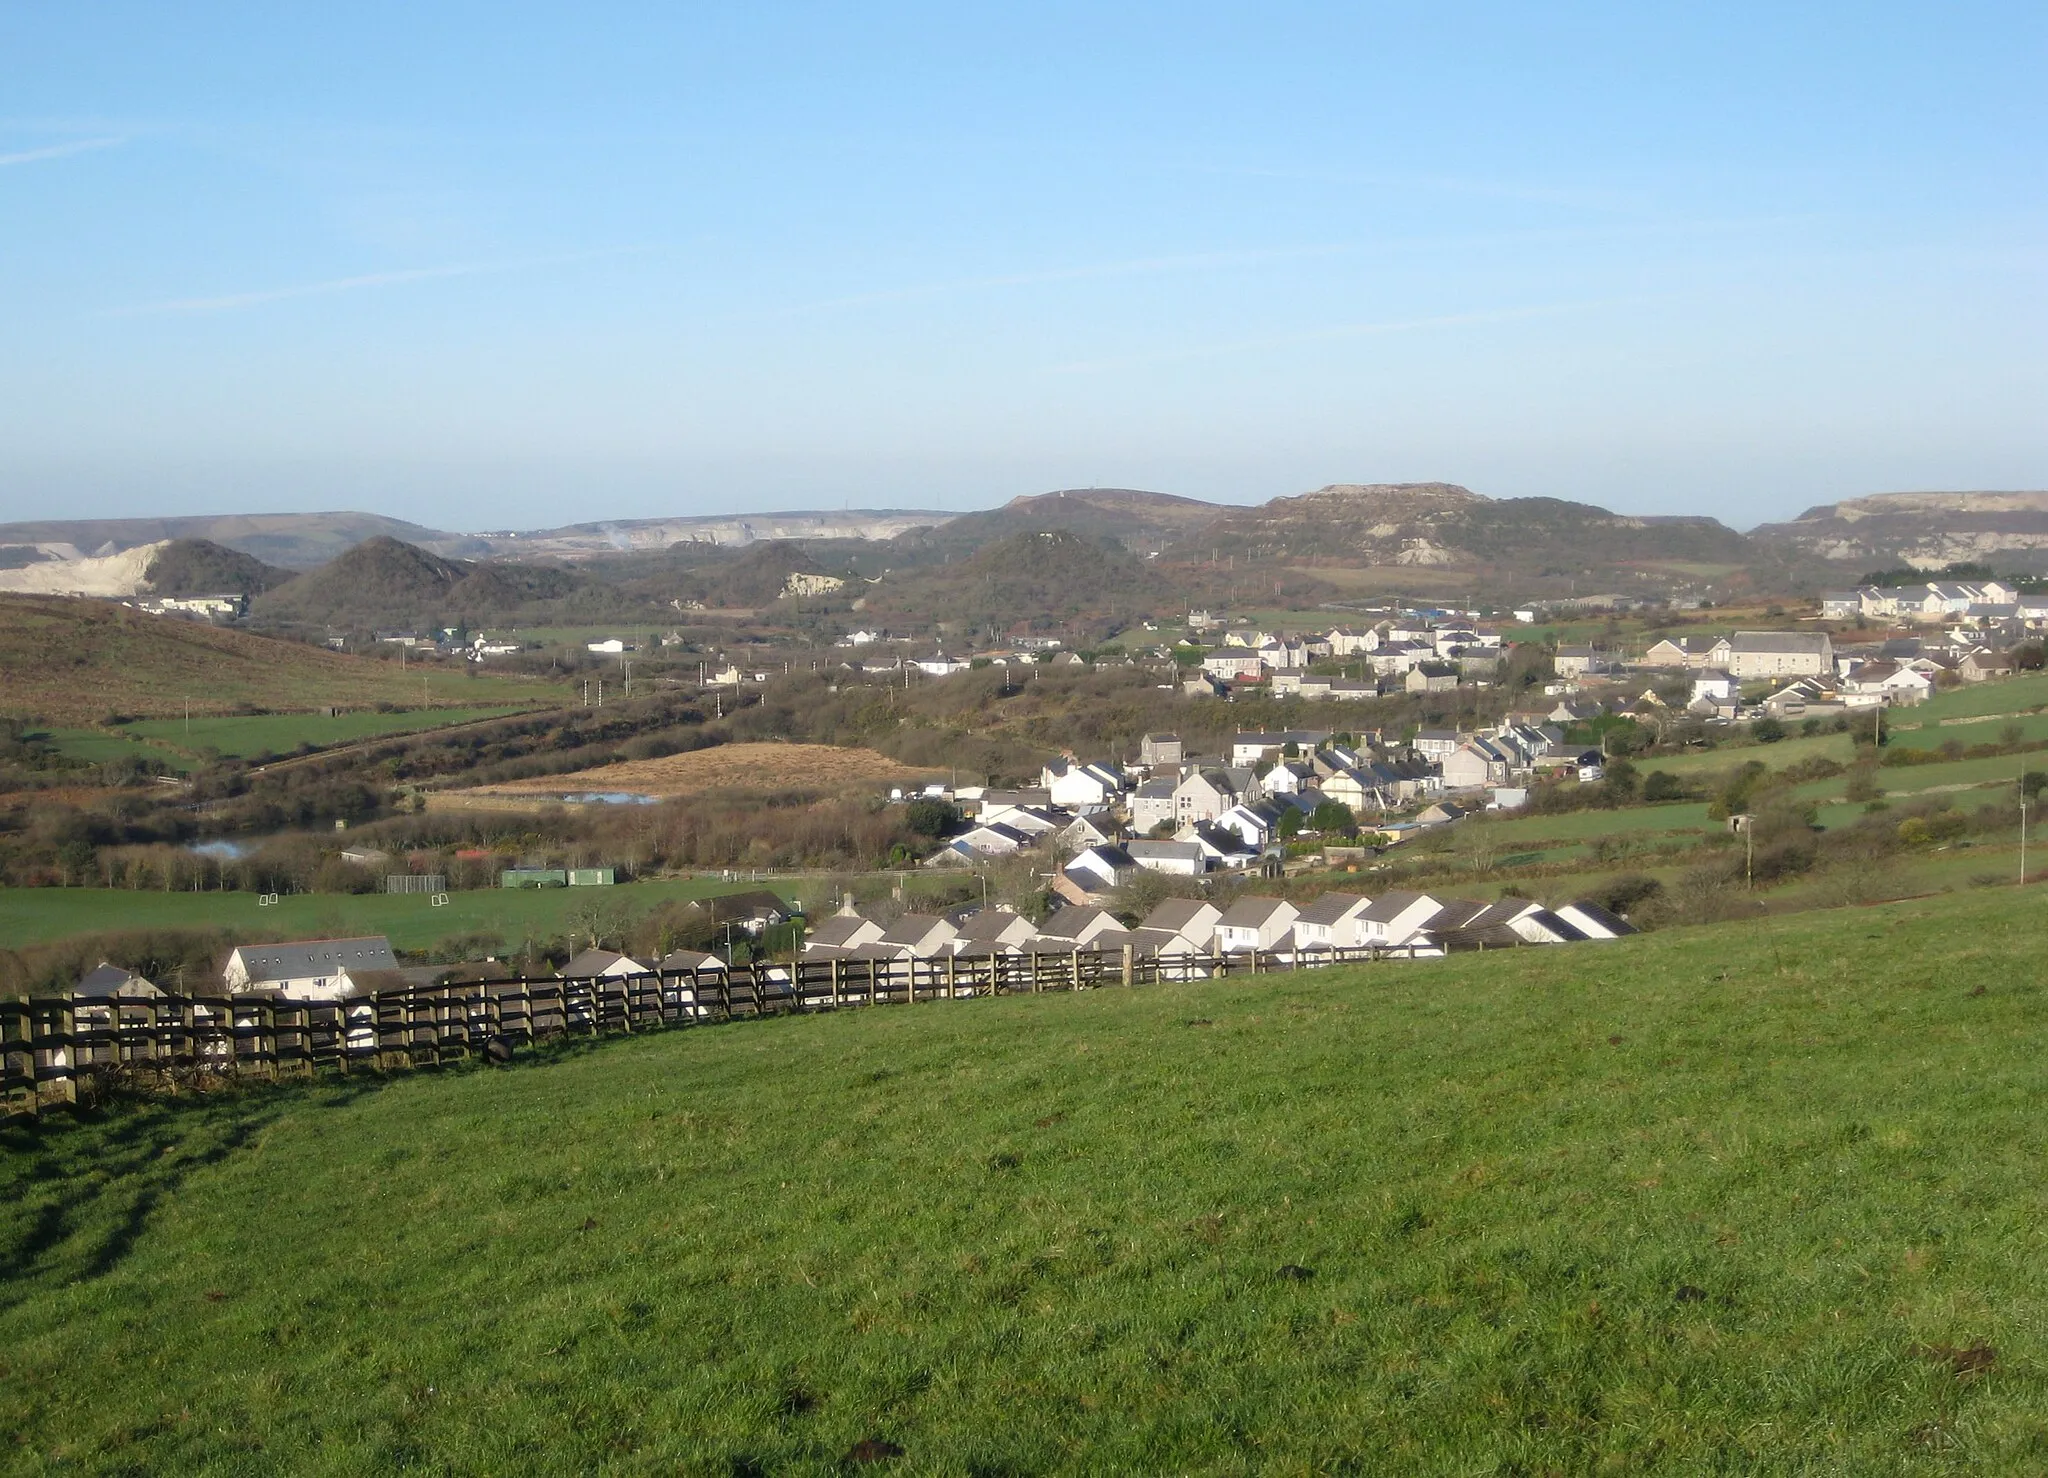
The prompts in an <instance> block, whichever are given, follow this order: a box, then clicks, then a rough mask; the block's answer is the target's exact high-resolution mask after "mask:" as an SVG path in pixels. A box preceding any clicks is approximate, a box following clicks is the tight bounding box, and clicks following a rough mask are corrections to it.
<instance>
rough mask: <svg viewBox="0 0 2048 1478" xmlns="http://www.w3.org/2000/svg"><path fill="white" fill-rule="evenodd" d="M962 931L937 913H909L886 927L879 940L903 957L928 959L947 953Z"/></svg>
mask: <svg viewBox="0 0 2048 1478" xmlns="http://www.w3.org/2000/svg"><path fill="white" fill-rule="evenodd" d="M958 932H959V931H958V930H956V929H955V928H954V927H953V926H952V924H950V923H948V922H947V921H946V920H945V919H942V918H940V917H939V916H938V915H937V914H929V913H907V914H904V915H902V916H901V917H900V918H898V919H897V920H896V921H895V922H894V923H892V924H890V925H889V926H888V927H887V928H886V929H884V930H883V931H882V937H881V938H880V939H877V940H876V941H875V943H877V944H880V945H883V946H884V947H886V948H888V949H892V950H894V951H895V952H896V954H897V955H898V957H899V958H902V959H909V960H928V959H930V958H931V957H932V956H934V955H937V954H941V953H943V952H944V951H945V948H946V946H947V945H948V944H949V943H951V942H952V939H953V936H954V935H955V934H956V933H958Z"/></svg>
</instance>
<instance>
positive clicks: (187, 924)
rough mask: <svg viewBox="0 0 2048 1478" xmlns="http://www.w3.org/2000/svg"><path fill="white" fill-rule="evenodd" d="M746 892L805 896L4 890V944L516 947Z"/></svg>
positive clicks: (693, 886)
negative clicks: (486, 939) (355, 941)
mask: <svg viewBox="0 0 2048 1478" xmlns="http://www.w3.org/2000/svg"><path fill="white" fill-rule="evenodd" d="M747 888H772V889H774V890H775V891H777V892H779V893H783V894H785V895H788V894H794V895H796V896H798V897H805V896H806V895H805V890H804V888H803V887H802V885H800V884H791V883H789V882H787V881H781V882H761V883H723V882H719V881H717V880H716V879H707V878H683V879H676V880H673V881H660V882H645V883H622V884H620V885H618V886H617V887H613V888H532V889H516V890H515V889H503V888H486V889H478V890H476V891H473V892H467V893H450V894H448V895H447V897H448V902H447V905H446V906H445V907H441V908H436V907H434V906H433V904H432V903H431V902H430V900H429V898H428V897H427V895H425V894H417V893H412V894H383V893H368V894H348V893H294V894H287V895H285V896H284V897H282V898H279V899H278V901H277V902H276V903H275V904H271V905H267V906H266V905H265V904H263V902H262V901H261V899H260V897H259V896H258V895H257V894H254V893H157V892H147V891H141V890H130V889H125V888H0V946H19V945H25V944H41V943H46V942H48V941H50V940H55V939H67V938H70V937H71V936H73V935H77V934H91V933H98V932H101V931H107V930H120V929H172V928H180V929H211V928H230V929H247V930H251V931H261V932H262V933H264V934H266V935H270V936H277V935H282V936H283V937H286V938H300V939H308V938H321V937H332V936H336V935H341V936H352V935H358V934H384V935H388V936H389V937H390V940H391V943H392V945H393V946H394V947H395V948H398V949H423V948H425V947H427V946H428V945H431V944H434V943H436V942H437V941H440V940H443V939H446V938H448V937H449V936H451V935H472V934H482V935H487V936H491V937H494V938H496V939H497V940H498V942H499V945H500V947H501V948H505V949H511V948H517V947H518V946H519V945H521V944H522V943H523V942H524V941H525V940H526V939H527V938H528V937H529V936H531V937H534V938H537V939H548V938H553V937H554V936H556V935H559V934H562V933H565V932H567V922H566V920H567V918H568V915H569V914H570V913H571V912H573V911H575V910H576V909H578V908H581V907H584V906H587V905H590V904H592V903H598V904H603V905H608V906H611V907H614V908H617V909H619V910H622V911H624V912H625V913H627V914H629V915H634V914H640V913H645V912H646V911H647V910H649V909H651V908H653V907H655V906H656V905H657V904H661V903H665V902H668V901H670V900H673V899H679V898H708V897H711V896H712V895H714V894H718V893H730V892H736V891H739V890H742V889H747ZM811 891H812V892H813V893H815V892H816V891H817V889H816V888H813V889H812V890H811Z"/></svg>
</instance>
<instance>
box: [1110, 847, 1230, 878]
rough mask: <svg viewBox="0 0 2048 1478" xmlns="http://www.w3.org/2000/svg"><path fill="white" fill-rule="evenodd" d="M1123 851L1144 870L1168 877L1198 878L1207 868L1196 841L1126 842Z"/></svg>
mask: <svg viewBox="0 0 2048 1478" xmlns="http://www.w3.org/2000/svg"><path fill="white" fill-rule="evenodd" d="M1124 851H1125V852H1126V853H1128V854H1129V855H1130V859H1131V861H1132V862H1133V863H1134V864H1136V865H1137V866H1139V867H1142V868H1144V869H1145V871H1147V872H1157V873H1164V874H1166V875H1167V876H1168V877H1184V878H1198V877H1200V876H1201V875H1202V874H1203V873H1205V872H1207V871H1208V870H1209V859H1208V857H1207V855H1206V854H1205V853H1204V852H1203V850H1202V847H1201V845H1200V843H1197V842H1155V841H1135V842H1126V843H1124Z"/></svg>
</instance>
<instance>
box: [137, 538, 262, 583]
mask: <svg viewBox="0 0 2048 1478" xmlns="http://www.w3.org/2000/svg"><path fill="white" fill-rule="evenodd" d="M296 574H297V571H295V570H284V569H279V568H278V567H277V566H276V565H268V564H265V563H264V562H263V561H262V560H260V559H258V558H256V557H255V556H254V555H253V554H244V553H243V552H242V551H241V550H239V549H229V548H227V547H226V546H225V545H221V544H216V543H214V542H213V541H212V540H211V539H173V540H171V541H170V542H168V543H166V544H164V545H162V546H160V547H159V548H158V549H157V551H156V558H155V559H154V560H152V561H151V562H150V564H149V568H148V569H147V570H145V571H144V572H143V579H144V580H145V581H146V582H147V586H148V590H149V593H150V594H151V595H225V594H229V593H234V594H239V595H261V594H262V593H263V592H264V591H266V590H275V589H276V588H277V587H278V586H280V585H282V584H284V583H285V581H287V580H290V579H291V578H293V576H294V575H296Z"/></svg>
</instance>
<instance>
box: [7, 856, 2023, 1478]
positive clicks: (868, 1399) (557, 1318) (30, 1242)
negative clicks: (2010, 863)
mask: <svg viewBox="0 0 2048 1478" xmlns="http://www.w3.org/2000/svg"><path fill="white" fill-rule="evenodd" d="M2042 907H2043V898H2042V897H2041V896H2040V895H2039V894H2037V893H2035V892H2033V891H2031V890H2029V891H2027V892H2024V893H2022V892H2018V891H2015V890H2013V889H1998V890H1983V891H1979V892H1976V893H1972V894H1968V895H1961V896H1958V897H1956V898H1952V899H1942V900H1935V901H1932V902H1928V903H1918V904H1904V905H1891V906H1886V907H1882V908H1876V909H1867V910H1854V911H1845V912H1836V913H1829V914H1808V915H1803V916H1799V917H1796V918H1789V919H1771V920H1765V921H1762V922H1760V923H1753V924H1745V925H1742V926H1740V927H1734V928H1723V929H1719V930H1693V931H1674V932H1671V933H1667V934H1662V935H1656V936H1650V937H1646V938H1643V939H1639V940H1633V941H1628V942H1625V943H1621V944H1615V945H1590V946H1580V947H1575V948H1571V949H1559V950H1550V951H1526V952H1518V953H1516V954H1513V955H1500V954H1487V955H1485V956H1466V957H1462V958H1459V959H1455V960H1451V961H1445V962H1437V963H1424V964H1419V965H1406V966H1398V965H1397V966H1381V967H1377V968H1374V969H1364V970H1351V971H1343V972H1317V973H1315V974H1308V975H1301V976H1284V975H1283V976H1267V977H1262V978H1259V979H1256V980H1254V979H1247V978H1239V979H1236V980H1232V981H1228V982H1219V983H1213V984H1195V985H1189V986H1179V987H1167V988H1148V989H1141V990H1137V991H1120V990H1110V991H1103V992H1098V993H1093V994H1089V995H1084V996H1079V997H1071V996H1045V997H1010V998H1005V999H1003V1000H1000V1001H993V1002H989V1001H980V1002H971V1003H968V1002H961V1003H946V1004H933V1005H928V1006H924V1007H919V1008H885V1009H880V1010H872V1011H865V1012H857V1013H848V1014H844V1015H838V1016H828V1017H813V1018H807V1019H801V1020H784V1021H775V1022H768V1023H758V1024H748V1025H740V1026H735V1027H730V1028H713V1029H707V1030H702V1031H697V1032H691V1033H682V1034H668V1035H659V1036H654V1037H643V1038H638V1039H629V1040H621V1041H617V1042H613V1043H608V1044H602V1045H598V1046H595V1047H591V1048H588V1049H584V1050H580V1051H569V1052H564V1053H562V1054H560V1055H556V1056H550V1057H542V1058H540V1059H537V1060H535V1061H534V1062H532V1063H531V1064H529V1065H527V1066H524V1067H516V1068H513V1069H510V1070H501V1071H473V1072H459V1071H458V1072H448V1073H444V1074H432V1073H419V1074H414V1075H401V1076H398V1077H394V1078H391V1079H376V1078H362V1077H358V1078H355V1079H351V1080H347V1081H328V1082H325V1083H321V1084H317V1085H308V1086H304V1087H299V1088H292V1089H283V1090H260V1089H259V1090H255V1091H251V1092H248V1093H246V1094H240V1095H225V1096H222V1097H219V1098H216V1099H212V1100H205V1101H189V1102H185V1103H177V1104H167V1105H152V1106H146V1107H137V1108H128V1109H120V1110H115V1111H109V1112H103V1113H98V1114H89V1115H86V1116H83V1117H82V1118H81V1119H79V1120H76V1121H66V1120H61V1119H60V1120H56V1121H54V1122H53V1123H51V1124H50V1125H49V1126H47V1127H43V1128H32V1127H15V1128H12V1129H11V1130H9V1131H7V1134H6V1141H5V1142H6V1144H7V1149H8V1153H7V1154H6V1155H5V1156H4V1157H0V1185H4V1190H5V1194H4V1195H0V1257H4V1259H5V1262H4V1265H5V1266H6V1268H7V1270H8V1277H7V1280H6V1283H5V1285H4V1290H0V1350H4V1351H5V1363H6V1367H7V1378H6V1380H5V1382H4V1383H0V1429H4V1430H5V1431H6V1432H7V1433H8V1434H9V1437H10V1441H11V1446H10V1449H9V1463H8V1465H9V1467H10V1468H12V1469H13V1470H14V1471H18V1472H24V1473H36V1472H55V1471H59V1470H64V1471H82V1472H135V1473H141V1472H151V1473H162V1472H199V1471H205V1472H209V1473H220V1474H243V1473H247V1474H259V1473H260V1474H269V1473H276V1472H320V1473H329V1474H349V1473H366V1474H367V1473H382V1472H387V1471H391V1470H394V1469H399V1468H413V1469H419V1470H422V1471H433V1472H459V1473H486V1472H521V1473H550V1474H552V1473H562V1474H570V1473H575V1474H583V1473H655V1472H662V1473H667V1472H678V1471H680V1472H691V1473H719V1474H724V1473H766V1472H778V1473H779V1472H796V1473H818V1474H827V1473H834V1472H839V1471H842V1468H843V1467H844V1466H847V1465H849V1464H851V1463H857V1462H858V1460H859V1458H860V1457H861V1456H862V1455H867V1456H875V1455H881V1454H885V1453H900V1457H899V1458H898V1459H897V1461H896V1462H895V1464H894V1466H895V1467H896V1468H897V1469H899V1470H902V1471H911V1472H931V1473H1020V1474H1021V1473H1096V1472H1134V1473H1136V1472H1143V1473H1166V1472H1217V1473H1254V1472H1257V1473H1266V1472H1300V1473H1309V1472H1359V1473H1390V1472H1401V1473H1427V1474H1471V1473H1528V1474H1537V1473H1547V1472H1557V1473H1567V1472H1569V1473H1581V1472H1629V1473H1671V1474H1692V1473H1701V1472H1722V1473H1733V1472H1742V1473H1801V1474H1813V1473H1886V1474H1894V1473H1905V1474H1914V1473H1965V1472H1968V1473H1981V1472H2001V1473H2003V1472H2034V1471H2040V1470H2041V1469H2042V1468H2043V1467H2044V1466H2048V1415H2044V1413H2048V1292H2044V1289H2043V1285H2042V1282H2041V1279H2040V1276H2039V1265H2040V1259H2041V1256H2042V1238H2043V1232H2042V1228H2043V1226H2044V1225H2048V1188H2044V1183H2043V1180H2042V1177H2041V1175H2040V1159H2041V1153H2042V1149H2043V1143H2042V1141H2043V1131H2042V1128H2041V1122H2040V1116H2039V1113H2038V1105H2039V1103H2040V1101H2041V1099H2042V1096H2043V1094H2044V1092H2048V1053H2044V1052H2043V1050H2042V1047H2043V1040H2042V1037H2043V1031H2044V1028H2043V1026H2042V1021H2043V1009H2042V1008H2043V1006H2044V1004H2048V999H2044V991H2043V988H2042V986H2041V985H2040V984H2039V983H2038V980H2037V972H2036V971H2035V970H2034V969H2033V963H2034V960H2035V958H2036V957H2037V955H2038V951H2039V941H2040V937H2041V924H2042V918H2041V910H2042ZM860 1444H871V1445H869V1446H866V1447H861V1446H860ZM883 1444H886V1446H884V1445H883Z"/></svg>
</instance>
